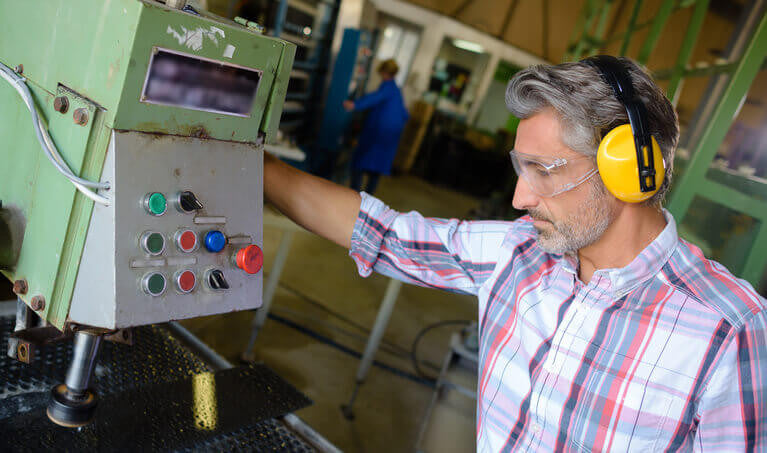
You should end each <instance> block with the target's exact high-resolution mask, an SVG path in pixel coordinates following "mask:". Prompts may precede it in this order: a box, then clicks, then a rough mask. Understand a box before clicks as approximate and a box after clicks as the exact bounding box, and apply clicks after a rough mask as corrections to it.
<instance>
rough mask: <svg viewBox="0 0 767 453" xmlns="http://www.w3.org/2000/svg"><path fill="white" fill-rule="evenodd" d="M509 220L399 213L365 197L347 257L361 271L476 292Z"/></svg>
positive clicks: (494, 260) (493, 261) (493, 260)
mask: <svg viewBox="0 0 767 453" xmlns="http://www.w3.org/2000/svg"><path fill="white" fill-rule="evenodd" d="M511 225H512V223H511V222H495V221H460V220H457V219H438V218H426V217H423V216H422V215H421V214H419V213H417V212H408V213H400V212H397V211H395V210H393V209H390V208H389V207H388V206H386V205H385V204H384V203H382V202H381V201H380V200H378V199H376V198H374V197H372V196H370V195H368V194H365V193H363V194H362V203H361V204H360V211H359V214H358V216H357V221H356V223H355V225H354V231H353V233H352V239H351V248H350V249H349V255H350V256H351V257H352V259H354V261H355V262H356V263H357V268H358V270H359V273H360V275H361V276H363V277H367V276H368V275H370V274H371V273H372V272H373V271H375V272H378V273H380V274H383V275H387V276H389V277H392V278H396V279H398V280H402V281H404V282H406V283H413V284H416V285H420V286H427V287H432V288H439V289H444V290H449V291H454V292H460V293H466V294H477V291H478V289H479V287H480V286H482V284H483V283H484V282H485V281H486V280H487V279H488V278H489V277H490V275H491V274H492V273H493V270H494V269H495V266H496V263H497V262H498V255H499V253H500V249H501V243H502V242H503V239H504V237H505V235H506V233H507V232H508V231H509V229H510V228H511Z"/></svg>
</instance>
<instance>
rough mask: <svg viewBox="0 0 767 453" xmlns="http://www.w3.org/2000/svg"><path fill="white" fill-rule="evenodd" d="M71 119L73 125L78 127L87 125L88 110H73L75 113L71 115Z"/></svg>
mask: <svg viewBox="0 0 767 453" xmlns="http://www.w3.org/2000/svg"><path fill="white" fill-rule="evenodd" d="M72 117H73V118H74V120H75V124H79V125H80V126H85V125H86V124H88V109H84V108H82V107H81V108H79V109H75V113H74V114H73V115H72Z"/></svg>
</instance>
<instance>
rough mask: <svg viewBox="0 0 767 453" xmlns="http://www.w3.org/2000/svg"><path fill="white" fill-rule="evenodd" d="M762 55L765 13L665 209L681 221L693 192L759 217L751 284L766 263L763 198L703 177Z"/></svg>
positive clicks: (748, 267) (747, 274) (748, 269)
mask: <svg viewBox="0 0 767 453" xmlns="http://www.w3.org/2000/svg"><path fill="white" fill-rule="evenodd" d="M766 56H767V15H765V16H763V17H762V18H761V20H760V22H759V25H758V26H757V28H756V30H755V32H754V34H753V35H752V36H751V39H750V42H749V44H748V46H747V47H746V49H745V51H744V53H743V56H741V58H740V60H739V61H738V63H737V65H736V67H735V70H734V71H733V73H732V75H731V78H730V82H729V85H728V86H727V89H726V90H725V92H724V94H723V96H722V99H721V100H720V101H719V104H718V105H717V107H716V109H715V110H714V114H713V115H712V117H711V119H710V121H709V123H708V125H707V127H706V130H705V132H704V133H703V136H702V137H701V140H700V145H699V146H698V148H697V150H696V151H695V153H694V154H693V155H692V158H691V160H690V162H689V163H688V165H687V169H686V170H685V172H684V173H683V174H682V177H681V179H680V180H679V181H678V183H677V184H676V186H677V188H676V189H675V190H674V192H673V194H672V197H671V200H670V203H669V205H668V208H669V210H670V211H671V212H672V213H674V215H675V216H676V218H677V219H679V220H680V221H681V220H682V219H683V218H684V215H685V214H686V213H687V211H688V209H689V208H690V204H691V203H692V200H693V198H694V197H695V196H696V195H697V196H701V197H704V198H707V199H709V200H711V201H714V202H716V203H719V204H722V205H725V206H729V207H730V208H732V209H734V210H736V211H738V212H741V213H743V214H746V215H748V216H750V217H753V218H754V219H757V220H759V222H760V225H759V230H758V232H757V235H756V238H755V239H754V242H753V245H752V247H751V250H750V251H749V253H748V256H746V257H745V263H746V264H745V266H744V267H743V272H742V277H743V278H744V279H746V280H748V281H749V282H751V283H752V284H754V285H758V284H759V283H760V282H759V280H760V279H761V278H762V274H763V272H764V268H765V265H767V202H765V201H763V200H760V199H759V198H757V197H753V196H749V195H747V194H745V193H743V192H740V191H738V190H735V189H733V188H732V187H730V186H727V185H724V184H721V183H719V182H716V181H712V180H711V179H709V178H707V177H706V173H707V172H708V169H709V168H710V166H711V163H712V162H713V160H714V157H715V156H716V151H717V149H719V146H720V145H721V144H722V142H723V141H724V137H725V135H726V134H727V131H728V130H729V129H730V125H731V124H732V121H733V119H734V118H735V114H736V113H737V111H738V107H739V106H740V104H741V102H742V101H743V98H744V97H745V96H746V94H747V93H748V90H749V88H750V87H751V84H752V83H753V81H754V78H755V77H756V74H757V73H758V72H759V70H760V69H761V67H762V64H763V62H764V60H765V57H766ZM765 192H767V187H765Z"/></svg>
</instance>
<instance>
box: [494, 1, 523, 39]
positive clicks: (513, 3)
mask: <svg viewBox="0 0 767 453" xmlns="http://www.w3.org/2000/svg"><path fill="white" fill-rule="evenodd" d="M518 4H519V0H511V2H510V3H509V8H508V9H507V10H506V17H504V19H503V25H501V29H500V31H499V32H498V34H497V35H496V36H497V37H498V38H499V39H501V40H503V37H504V36H506V29H507V28H509V24H510V23H511V18H512V17H513V16H514V10H516V9H517V5H518Z"/></svg>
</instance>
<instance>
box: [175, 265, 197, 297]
mask: <svg viewBox="0 0 767 453" xmlns="http://www.w3.org/2000/svg"><path fill="white" fill-rule="evenodd" d="M195 286H197V276H196V275H194V272H192V271H190V270H185V271H181V272H179V273H178V274H177V275H176V288H177V289H178V290H179V291H181V292H182V293H188V292H191V291H192V290H193V289H194V287H195Z"/></svg>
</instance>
